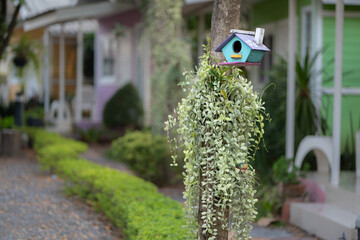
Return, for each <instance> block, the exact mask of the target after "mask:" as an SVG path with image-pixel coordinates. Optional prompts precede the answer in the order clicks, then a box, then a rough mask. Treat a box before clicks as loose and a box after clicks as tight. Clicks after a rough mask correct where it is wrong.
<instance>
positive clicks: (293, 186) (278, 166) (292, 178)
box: [272, 156, 305, 198]
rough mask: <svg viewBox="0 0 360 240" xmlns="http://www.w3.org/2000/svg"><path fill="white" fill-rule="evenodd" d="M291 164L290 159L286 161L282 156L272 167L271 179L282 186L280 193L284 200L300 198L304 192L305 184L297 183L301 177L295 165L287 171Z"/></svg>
mask: <svg viewBox="0 0 360 240" xmlns="http://www.w3.org/2000/svg"><path fill="white" fill-rule="evenodd" d="M291 163H292V159H286V158H285V157H284V156H282V157H280V158H279V159H278V160H276V162H275V163H274V165H273V167H272V170H273V179H274V181H275V182H276V183H277V184H280V186H282V193H283V194H284V196H285V197H286V198H298V197H302V196H303V195H304V192H305V184H303V183H301V182H300V181H299V177H300V176H303V175H301V174H300V171H299V169H298V167H296V166H295V165H294V166H293V167H292V170H291V171H289V169H290V166H291Z"/></svg>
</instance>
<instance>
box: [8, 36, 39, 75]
mask: <svg viewBox="0 0 360 240" xmlns="http://www.w3.org/2000/svg"><path fill="white" fill-rule="evenodd" d="M37 49H38V46H37V44H36V42H35V41H32V40H30V39H29V38H28V37H27V35H23V36H22V37H21V38H20V40H19V42H17V43H16V44H14V45H13V46H12V52H13V54H14V57H13V63H14V64H15V66H16V67H19V68H21V69H22V68H23V67H25V66H26V64H27V63H28V62H29V60H30V61H32V62H33V63H34V65H35V68H36V69H38V66H39V61H38V58H37V54H36V50H37Z"/></svg>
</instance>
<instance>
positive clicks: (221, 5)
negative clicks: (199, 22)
mask: <svg viewBox="0 0 360 240" xmlns="http://www.w3.org/2000/svg"><path fill="white" fill-rule="evenodd" d="M240 2H241V0H215V1H214V8H213V13H212V19H211V45H210V47H211V54H212V55H213V56H214V57H215V58H217V59H218V60H219V61H220V62H224V61H225V57H224V55H223V54H222V53H221V52H219V53H218V52H215V49H216V48H217V47H218V46H219V45H220V44H221V43H222V42H223V41H224V40H225V39H226V38H227V37H228V36H229V35H230V29H238V28H239V26H240Z"/></svg>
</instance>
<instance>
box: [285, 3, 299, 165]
mask: <svg viewBox="0 0 360 240" xmlns="http://www.w3.org/2000/svg"><path fill="white" fill-rule="evenodd" d="M288 25H289V38H288V39H289V45H288V46H289V49H288V69H287V97H286V149H285V157H286V158H294V136H295V52H296V39H297V38H296V35H297V24H296V0H289V24H288Z"/></svg>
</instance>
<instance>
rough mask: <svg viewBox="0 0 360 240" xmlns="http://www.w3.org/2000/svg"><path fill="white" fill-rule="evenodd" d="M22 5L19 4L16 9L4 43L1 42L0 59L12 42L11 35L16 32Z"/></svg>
mask: <svg viewBox="0 0 360 240" xmlns="http://www.w3.org/2000/svg"><path fill="white" fill-rule="evenodd" d="M21 6H22V4H21V3H19V4H18V5H17V6H16V8H15V11H14V13H13V15H12V18H11V22H10V24H9V26H8V28H7V31H6V33H5V34H6V37H5V38H4V39H3V41H2V42H1V45H0V58H1V56H2V54H3V52H4V50H5V48H6V47H7V45H8V44H9V41H10V37H11V34H12V32H13V31H14V28H15V26H16V20H17V16H18V15H19V12H20V8H21Z"/></svg>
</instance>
